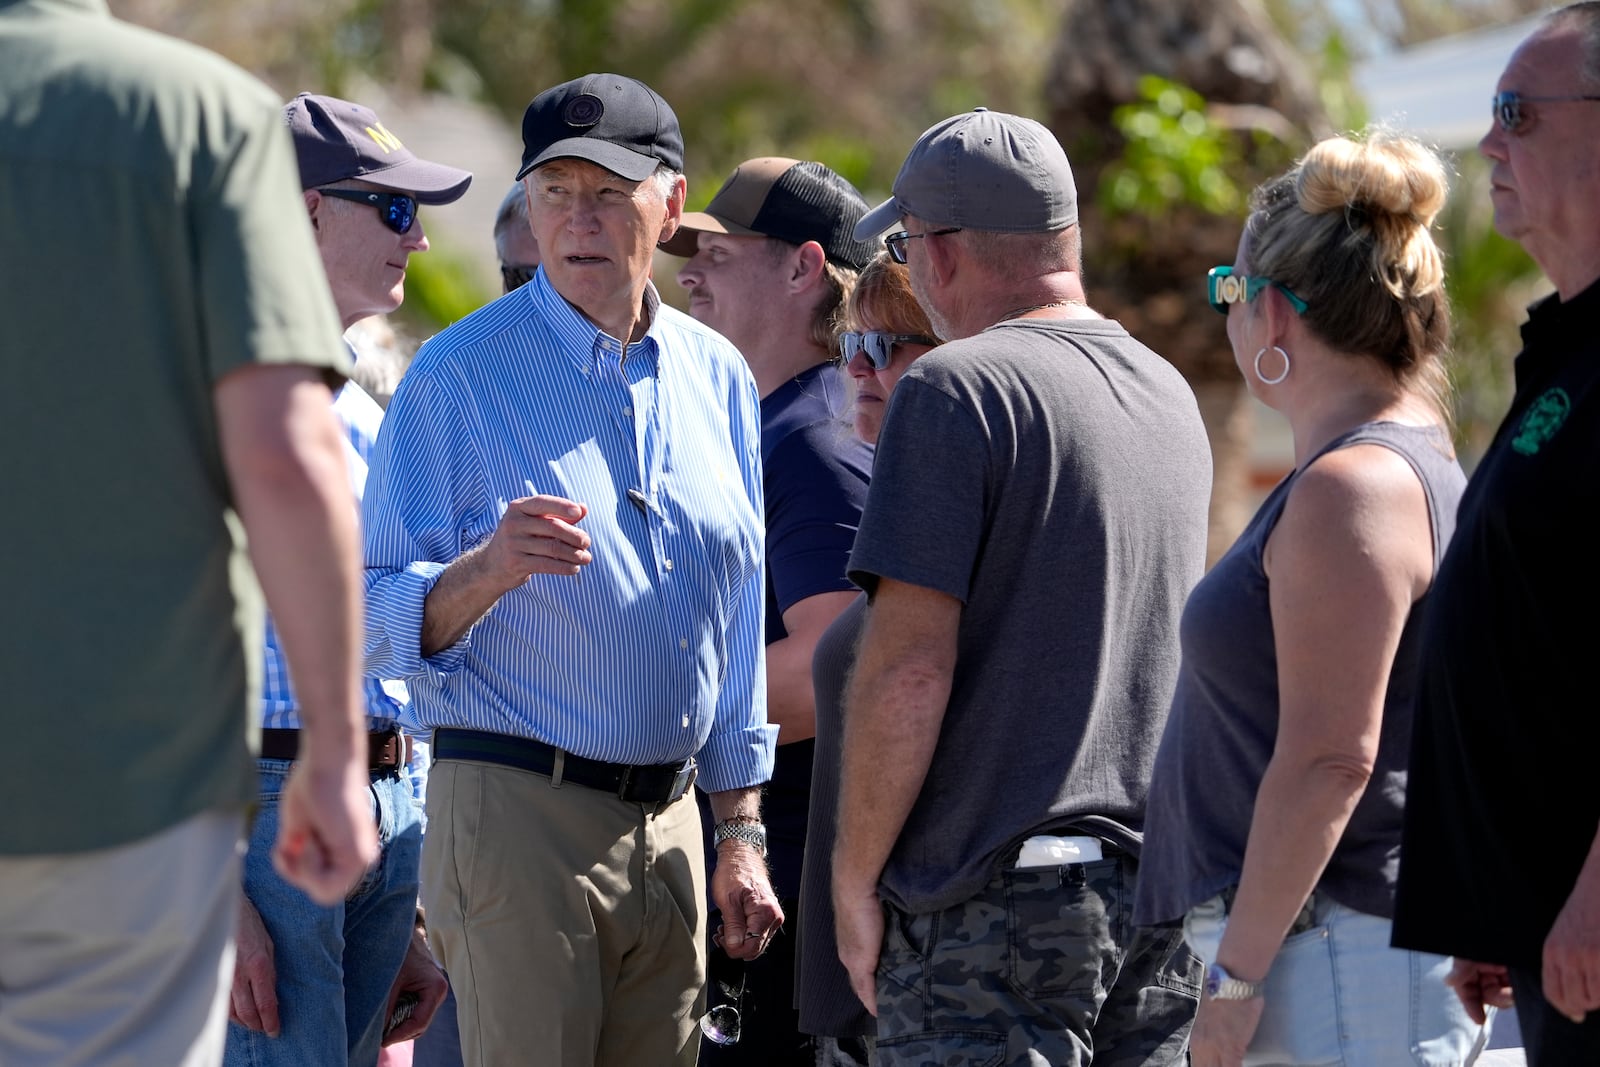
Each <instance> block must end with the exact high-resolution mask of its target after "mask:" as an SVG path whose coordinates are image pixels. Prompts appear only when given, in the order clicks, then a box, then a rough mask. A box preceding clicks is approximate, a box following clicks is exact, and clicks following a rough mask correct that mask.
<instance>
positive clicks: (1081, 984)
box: [1004, 859, 1127, 998]
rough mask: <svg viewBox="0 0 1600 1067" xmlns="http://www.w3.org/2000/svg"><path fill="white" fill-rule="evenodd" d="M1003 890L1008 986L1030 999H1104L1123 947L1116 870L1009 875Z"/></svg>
mask: <svg viewBox="0 0 1600 1067" xmlns="http://www.w3.org/2000/svg"><path fill="white" fill-rule="evenodd" d="M1004 885H1005V904H1006V927H1007V929H1006V934H1007V950H1008V956H1009V959H1008V966H1009V969H1010V974H1009V975H1008V976H1007V977H1008V978H1009V980H1010V982H1011V984H1012V985H1013V986H1015V987H1016V988H1017V989H1018V990H1020V991H1022V992H1024V993H1030V994H1034V995H1043V994H1049V993H1071V994H1073V995H1075V996H1081V997H1093V998H1099V997H1101V996H1103V995H1104V992H1105V988H1106V977H1107V976H1108V975H1113V974H1115V973H1116V970H1117V968H1118V967H1119V966H1120V965H1121V960H1120V958H1119V956H1120V950H1119V948H1118V946H1119V945H1121V944H1125V943H1126V942H1125V937H1124V936H1123V935H1124V934H1125V929H1124V928H1125V926H1126V920H1127V916H1126V914H1125V907H1124V904H1125V901H1124V899H1123V898H1124V895H1125V894H1124V893H1123V892H1122V891H1121V867H1120V865H1119V864H1118V862H1117V861H1116V860H1114V859H1113V860H1100V861H1097V862H1095V863H1086V864H1071V865H1069V866H1066V867H1050V868H1028V869H1023V870H1009V871H1006V872H1004Z"/></svg>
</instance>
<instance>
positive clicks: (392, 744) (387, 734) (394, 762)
mask: <svg viewBox="0 0 1600 1067" xmlns="http://www.w3.org/2000/svg"><path fill="white" fill-rule="evenodd" d="M406 747H407V746H406V738H405V735H404V734H402V733H401V732H400V731H399V729H398V728H393V727H391V728H390V729H388V730H383V731H380V732H376V733H370V734H368V735H367V769H368V770H371V771H392V770H397V769H399V768H400V767H401V766H402V765H403V764H404V763H405V762H406ZM299 754H300V731H299V730H262V731H261V758H262V759H286V760H292V759H297V758H298V757H299Z"/></svg>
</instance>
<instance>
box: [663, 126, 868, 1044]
mask: <svg viewBox="0 0 1600 1067" xmlns="http://www.w3.org/2000/svg"><path fill="white" fill-rule="evenodd" d="M866 212H867V202H866V201H865V200H864V199H863V198H862V196H861V194H860V193H859V192H858V191H857V190H856V188H855V186H853V185H851V184H850V183H849V182H848V181H846V180H845V179H844V178H842V177H840V176H839V175H838V174H836V173H834V172H833V171H832V170H829V169H828V168H827V167H825V166H823V165H822V164H821V163H815V162H801V161H800V160H797V159H786V158H778V157H767V158H761V159H751V160H746V161H745V162H743V163H741V164H739V166H738V167H737V168H735V170H734V172H733V174H732V175H731V176H729V178H728V180H727V181H725V182H724V183H723V185H722V188H721V189H719V190H718V191H717V195H716V196H714V197H712V199H711V203H709V204H707V205H706V209H705V211H703V212H693V213H690V214H686V215H685V216H684V218H683V223H682V225H680V226H679V227H678V232H677V234H676V235H675V236H674V237H673V238H672V240H670V241H668V242H666V244H664V245H663V246H662V247H663V249H664V250H665V251H667V252H669V253H671V254H673V255H678V256H686V257H689V261H688V262H687V263H685V264H684V266H683V268H682V269H681V270H680V271H679V272H678V282H679V284H681V285H683V286H684V288H686V289H688V290H689V314H690V315H692V316H694V317H695V318H696V319H698V320H699V321H700V322H703V323H705V324H706V325H707V326H710V327H711V328H712V329H714V330H716V331H717V332H718V333H720V334H722V335H723V336H724V337H726V338H727V339H728V340H730V341H732V342H733V343H734V345H735V347H737V348H738V349H739V352H740V353H741V354H742V355H743V356H744V358H745V362H746V363H748V364H749V365H750V370H751V372H752V373H753V374H754V375H755V379H756V389H757V391H758V392H759V393H760V395H761V469H762V482H763V485H762V489H763V496H764V498H765V501H766V528H767V533H766V558H767V568H766V570H767V573H766V612H767V622H766V642H767V644H766V660H767V719H768V720H769V721H770V722H774V723H776V724H777V726H778V753H777V760H776V764H775V766H774V768H773V773H772V781H771V782H770V783H768V785H767V796H766V803H765V814H766V829H767V840H768V844H769V847H770V849H771V852H770V854H769V856H768V862H769V864H770V866H771V868H772V875H773V878H772V880H773V885H774V887H775V888H776V889H777V891H778V894H779V897H780V899H781V900H782V902H783V907H784V910H785V912H786V913H791V914H792V913H793V912H794V910H795V901H796V898H797V897H798V896H799V894H800V862H801V857H802V855H803V852H804V849H805V833H806V817H807V814H808V811H809V799H810V793H811V762H812V750H813V748H814V745H813V741H812V739H813V738H814V737H815V736H816V707H815V704H814V701H813V698H812V691H811V655H812V653H813V652H814V651H815V650H816V646H817V638H818V637H820V636H821V635H822V631H824V630H826V629H827V628H828V626H829V624H831V623H832V622H833V620H834V619H835V618H837V617H838V615H839V612H841V611H843V610H844V608H845V606H846V605H848V604H849V603H850V602H851V601H852V600H854V599H855V595H856V590H855V586H854V585H853V584H852V583H851V582H850V580H849V578H848V577H846V575H845V570H846V566H847V564H848V562H849V559H850V546H851V545H852V544H853V543H854V541H855V532H856V527H857V525H859V524H860V521H861V508H862V505H863V504H864V503H865V501H866V496H867V481H868V479H869V478H870V477H871V469H872V450H871V448H870V447H868V446H867V445H865V444H863V443H862V442H861V440H860V439H859V438H857V437H856V436H855V435H854V434H851V433H848V432H841V428H842V427H843V425H844V424H843V422H842V419H843V417H844V412H845V411H846V409H847V408H848V407H849V396H848V393H847V391H846V387H845V383H844V381H843V380H842V377H841V376H840V374H839V373H838V370H837V368H836V367H834V366H833V362H834V334H835V332H836V331H837V330H838V323H837V322H836V318H837V316H838V314H839V310H840V308H841V307H842V306H843V304H844V301H845V298H846V297H847V296H848V295H849V292H850V288H851V287H852V286H853V285H854V284H855V276H856V272H857V271H859V270H860V269H861V268H862V267H863V266H865V265H866V263H867V261H868V260H869V259H871V258H872V254H873V246H872V244H871V243H869V242H867V241H858V240H856V239H855V237H854V235H853V231H854V230H855V227H856V224H857V223H858V222H860V221H861V217H862V216H863V215H865V214H866ZM801 921H804V920H803V919H802V920H801ZM794 945H795V939H794V937H793V936H790V937H786V938H782V939H780V940H779V941H778V942H776V943H775V947H774V949H773V950H772V951H770V952H768V953H767V954H766V955H764V956H763V957H762V958H761V960H760V961H759V962H758V963H754V964H750V965H748V966H747V967H746V969H747V970H748V973H749V981H748V982H746V983H745V993H744V996H743V999H742V1000H741V1002H740V1011H741V1013H742V1015H743V1016H744V1020H745V1024H746V1025H745V1026H744V1028H743V1031H742V1036H741V1038H740V1040H739V1042H738V1043H737V1044H734V1045H732V1046H728V1047H726V1048H723V1047H717V1046H711V1045H708V1046H707V1047H706V1048H705V1050H704V1052H703V1058H705V1059H706V1060H707V1061H708V1062H713V1063H752V1064H787V1063H795V1064H804V1065H808V1067H809V1065H811V1064H814V1063H815V1062H816V1052H815V1050H814V1049H813V1047H812V1046H813V1042H812V1041H811V1039H810V1038H809V1037H807V1036H806V1035H804V1034H802V1033H801V1032H800V1029H799V1014H798V1012H797V1011H796V1010H795V1008H794V971H795V951H794ZM713 959H715V957H713ZM712 973H713V975H716V974H717V968H716V967H715V965H713V968H712ZM724 978H725V981H726V982H727V983H728V984H732V985H735V986H737V985H738V983H739V981H740V977H739V975H737V974H728V975H725V976H724Z"/></svg>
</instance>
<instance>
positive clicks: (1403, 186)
mask: <svg viewBox="0 0 1600 1067" xmlns="http://www.w3.org/2000/svg"><path fill="white" fill-rule="evenodd" d="M1449 192H1450V181H1449V177H1448V175H1447V174H1446V172H1445V168H1444V164H1443V163H1442V162H1441V161H1440V159H1439V157H1438V155H1437V154H1436V153H1434V152H1433V151H1432V150H1430V149H1428V148H1426V147H1424V146H1423V145H1422V144H1421V143H1420V142H1418V141H1414V140H1412V139H1411V138H1409V137H1402V136H1400V135H1399V134H1397V133H1393V132H1391V131H1388V130H1379V131H1376V132H1374V133H1372V134H1369V135H1368V136H1367V137H1366V138H1364V139H1362V140H1353V139H1351V138H1349V137H1330V138H1329V139H1328V140H1326V141H1321V142H1319V143H1317V144H1316V145H1314V146H1312V148H1311V150H1310V151H1309V152H1307V153H1306V156H1305V159H1303V160H1302V161H1301V163H1300V175H1299V180H1298V181H1297V182H1296V186H1295V193H1296V195H1297V197H1298V199H1299V201H1300V208H1301V210H1303V211H1305V212H1306V214H1308V215H1320V214H1322V213H1323V212H1325V211H1345V210H1347V209H1348V208H1351V207H1361V208H1365V209H1367V211H1368V212H1370V213H1372V214H1375V215H1376V214H1384V215H1390V216H1392V217H1394V218H1395V219H1396V220H1397V221H1406V222H1410V223H1412V224H1413V225H1416V226H1420V227H1423V228H1424V229H1426V228H1427V227H1429V226H1431V225H1433V220H1434V219H1435V218H1437V217H1438V215H1439V212H1440V211H1442V210H1444V204H1445V198H1446V197H1447V196H1448V195H1449Z"/></svg>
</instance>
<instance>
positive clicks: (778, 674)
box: [767, 590, 856, 745]
mask: <svg viewBox="0 0 1600 1067" xmlns="http://www.w3.org/2000/svg"><path fill="white" fill-rule="evenodd" d="M855 598H856V593H855V592H854V591H853V590H847V591H842V592H836V593H818V594H816V595H815V596H808V597H806V598H805V599H804V600H801V601H797V602H796V603H794V604H793V605H791V606H790V608H789V610H788V611H785V612H784V613H783V628H784V629H785V630H786V631H788V636H786V637H784V638H782V639H780V640H777V641H774V642H772V644H770V645H768V646H767V721H768V722H771V723H776V724H777V726H778V744H780V745H787V744H790V743H791V742H794V741H805V740H808V739H810V738H813V737H815V736H817V700H816V695H815V694H814V693H813V692H812V688H811V656H812V654H813V653H815V652H816V650H817V639H818V638H820V637H821V636H822V632H823V631H824V630H826V629H827V628H828V627H829V626H831V625H833V620H834V619H837V618H838V617H839V613H840V612H841V611H843V610H844V609H845V608H847V607H849V606H850V603H851V601H853V600H855Z"/></svg>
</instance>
